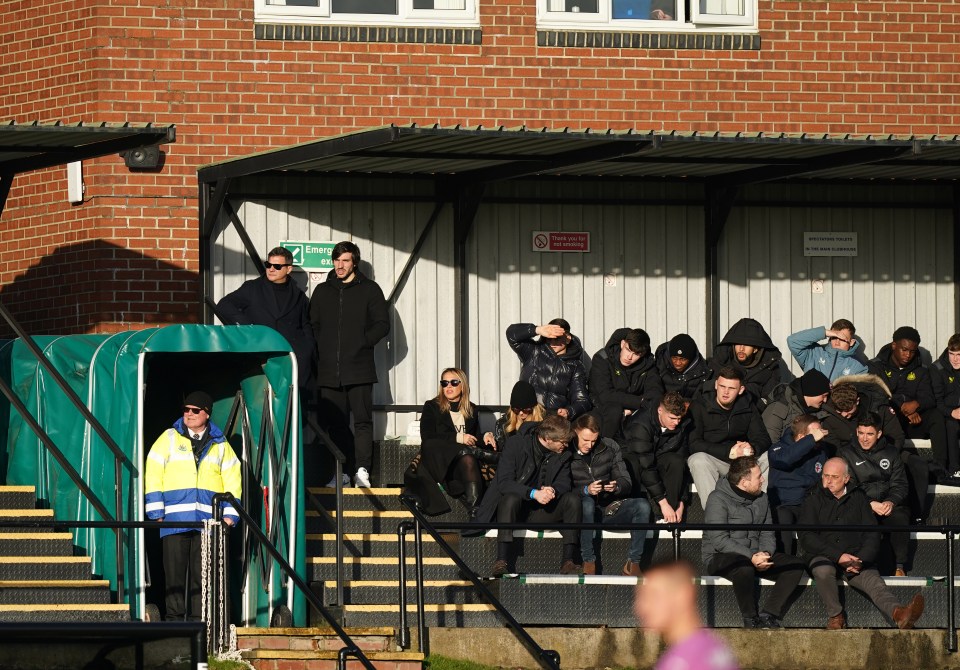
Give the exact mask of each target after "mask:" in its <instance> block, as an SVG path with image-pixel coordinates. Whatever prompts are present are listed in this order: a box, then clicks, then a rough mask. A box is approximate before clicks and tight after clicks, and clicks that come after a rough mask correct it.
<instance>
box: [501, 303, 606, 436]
mask: <svg viewBox="0 0 960 670" xmlns="http://www.w3.org/2000/svg"><path fill="white" fill-rule="evenodd" d="M536 336H539V337H540V339H538V340H534V339H533V338H534V337H536ZM507 342H509V343H510V347H511V348H512V349H513V350H514V351H515V352H516V354H517V357H518V358H519V359H520V362H521V363H522V364H523V367H522V368H521V369H520V381H525V382H528V383H529V384H530V385H531V386H532V387H533V388H534V390H536V392H537V398H539V400H540V404H541V405H543V406H544V407H546V408H547V411H548V412H556V413H557V414H559V415H560V416H562V417H563V418H565V419H567V420H568V421H573V420H574V419H575V418H577V417H578V416H580V415H581V414H583V413H584V412H589V411H590V399H589V398H588V397H587V370H586V368H585V367H584V366H583V346H582V345H581V344H580V339H579V338H577V337H575V336H574V335H571V334H570V324H569V323H567V322H566V321H564V320H563V319H554V320H553V321H551V322H550V323H548V324H546V325H543V326H535V325H533V324H532V323H515V324H513V325H512V326H510V327H509V328H507Z"/></svg>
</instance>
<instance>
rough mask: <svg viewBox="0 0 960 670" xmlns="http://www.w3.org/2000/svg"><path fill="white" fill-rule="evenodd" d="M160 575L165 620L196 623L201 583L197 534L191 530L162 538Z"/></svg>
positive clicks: (198, 616) (199, 606) (199, 610)
mask: <svg viewBox="0 0 960 670" xmlns="http://www.w3.org/2000/svg"><path fill="white" fill-rule="evenodd" d="M163 576H164V580H165V584H166V589H167V590H166V598H165V603H166V607H167V616H166V621H184V619H186V621H199V620H200V613H201V604H200V597H201V595H202V590H201V588H202V580H203V576H202V575H201V574H200V533H199V532H197V531H192V530H191V531H187V532H185V533H175V534H173V535H167V536H166V537H164V538H163ZM188 586H189V592H187V588H188ZM188 600H189V603H190V609H189V610H188V609H187V601H188Z"/></svg>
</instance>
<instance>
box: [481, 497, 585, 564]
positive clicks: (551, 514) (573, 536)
mask: <svg viewBox="0 0 960 670" xmlns="http://www.w3.org/2000/svg"><path fill="white" fill-rule="evenodd" d="M582 518H583V506H582V505H581V504H580V496H579V495H578V494H577V493H574V492H573V491H568V492H567V493H564V494H563V495H562V496H559V497H557V498H554V499H553V500H551V501H550V502H549V503H547V504H546V505H541V504H540V503H538V502H537V501H536V500H530V499H526V500H524V499H523V498H521V497H520V496H516V495H512V494H507V495H505V496H503V497H502V498H500V503H499V504H498V505H497V523H516V522H518V521H530V522H534V523H558V522H561V523H574V524H575V523H580V520H581V519H582ZM560 534H561V535H562V536H563V543H564V544H567V545H569V544H572V545H576V546H580V531H579V530H577V529H576V528H571V529H570V530H562V531H560ZM497 539H498V540H499V541H500V543H501V544H509V543H511V542H513V531H512V530H501V531H500V533H499V535H498V538H497ZM502 549H503V548H502V547H501V550H502Z"/></svg>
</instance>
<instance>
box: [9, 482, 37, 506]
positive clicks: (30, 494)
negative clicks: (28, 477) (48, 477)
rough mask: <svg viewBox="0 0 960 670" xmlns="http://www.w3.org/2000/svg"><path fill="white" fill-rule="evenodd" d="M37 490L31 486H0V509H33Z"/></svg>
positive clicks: (35, 503) (35, 504)
mask: <svg viewBox="0 0 960 670" xmlns="http://www.w3.org/2000/svg"><path fill="white" fill-rule="evenodd" d="M36 506H37V489H36V488H35V487H33V486H0V507H2V508H4V509H34V508H35V507H36Z"/></svg>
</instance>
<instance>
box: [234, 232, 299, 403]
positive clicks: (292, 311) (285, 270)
mask: <svg viewBox="0 0 960 670" xmlns="http://www.w3.org/2000/svg"><path fill="white" fill-rule="evenodd" d="M264 266H265V267H266V273H265V274H263V275H261V276H260V277H257V278H256V279H249V280H247V281H245V282H243V284H241V285H240V288H238V289H237V290H236V291H233V292H232V293H228V294H227V295H225V296H223V297H222V298H220V302H218V303H217V316H219V317H220V318H221V319H222V320H223V323H224V325H228V326H237V325H239V326H249V325H258V326H269V327H270V328H273V329H274V330H275V331H277V332H278V333H280V334H281V335H283V336H284V337H285V338H286V340H287V342H289V343H290V348H291V349H293V353H294V354H296V357H297V375H298V379H299V381H300V386H301V388H309V383H310V382H311V381H312V380H313V363H314V357H315V355H316V349H317V345H316V342H314V340H313V329H312V328H311V327H310V316H309V314H308V313H307V307H308V304H309V303H308V302H307V296H306V294H304V292H303V291H301V290H300V287H298V286H297V285H296V284H295V283H294V282H293V280H292V279H291V278H290V273H291V272H293V254H291V253H290V250H289V249H286V248H284V247H275V248H273V249H271V250H270V252H269V253H268V254H267V262H266V263H264Z"/></svg>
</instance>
